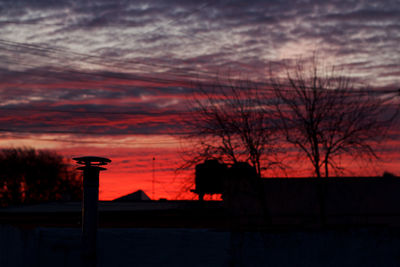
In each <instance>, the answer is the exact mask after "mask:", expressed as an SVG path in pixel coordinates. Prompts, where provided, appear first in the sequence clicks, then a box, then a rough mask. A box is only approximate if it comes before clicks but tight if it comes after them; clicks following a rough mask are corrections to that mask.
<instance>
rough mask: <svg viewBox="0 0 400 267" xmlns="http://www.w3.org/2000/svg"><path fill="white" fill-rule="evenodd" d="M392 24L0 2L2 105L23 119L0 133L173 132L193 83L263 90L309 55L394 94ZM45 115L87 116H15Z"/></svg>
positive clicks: (396, 8) (221, 6)
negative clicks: (225, 81) (241, 80)
mask: <svg viewBox="0 0 400 267" xmlns="http://www.w3.org/2000/svg"><path fill="white" fill-rule="evenodd" d="M398 14H400V5H399V3H398V1H394V0H393V1H391V0H385V1H379V2H374V3H372V2H370V1H357V2H350V1H344V0H343V1H340V0H337V1H322V0H320V1H318V0H314V1H311V0H310V1H300V0H299V1H277V0H274V1H261V0H249V1H244V0H233V1H232V0H230V1H228V0H220V1H194V0H193V1H184V0H171V1H163V0H156V1H145V0H142V1H111V0H97V1H72V0H71V1H69V0H64V1H60V0H58V1H50V0H47V1H38V0H37V1H30V0H29V1H28V0H25V1H2V2H1V3H0V25H1V28H0V33H1V38H0V77H1V83H0V96H1V97H2V103H1V104H2V107H3V108H7V107H8V108H13V109H17V108H21V111H19V112H17V113H15V114H14V115H15V116H13V117H7V118H4V120H3V121H2V122H0V127H6V126H7V125H8V126H9V127H10V128H13V127H15V128H18V127H24V128H29V127H31V128H32V129H37V130H39V129H40V128H41V127H43V128H44V129H47V128H48V129H51V131H53V130H54V131H55V129H61V130H68V129H70V130H71V129H72V130H73V131H75V130H76V131H77V130H79V129H81V128H82V126H81V125H85V126H84V127H83V128H84V129H85V130H90V131H95V132H104V133H107V134H122V133H141V134H144V133H151V132H154V133H157V132H163V131H165V130H167V129H168V131H170V130H171V131H172V129H173V128H174V127H178V126H177V125H178V124H179V123H178V118H177V117H174V116H175V115H174V112H175V113H176V112H179V111H180V110H182V107H183V105H182V102H183V100H184V99H186V98H187V97H188V94H189V93H190V92H191V91H192V90H190V87H191V86H193V82H196V81H197V80H203V81H204V80H207V79H214V77H215V75H218V74H226V73H232V72H236V73H240V72H242V73H243V76H246V77H251V78H252V79H253V78H254V79H255V80H263V79H265V75H266V73H267V71H268V68H269V66H270V63H271V62H278V63H279V62H281V61H285V62H291V60H293V59H294V58H296V57H298V56H302V57H307V56H309V55H310V54H311V53H312V52H314V51H315V50H318V53H319V54H320V55H321V56H322V57H324V58H326V60H327V61H330V62H332V61H333V62H334V63H335V64H338V65H341V66H342V67H343V68H348V69H350V70H351V71H349V73H352V74H353V75H355V76H356V77H357V79H358V80H362V79H364V82H365V83H368V84H371V85H372V86H377V87H382V88H385V87H388V86H393V85H395V84H398V83H399V82H400V80H399V75H398V69H399V68H400V59H399V54H400V53H399V52H400V51H399V46H398V43H400V22H399V15H398ZM8 41H11V42H8ZM27 43H28V44H27ZM32 43H33V44H32ZM276 69H277V71H279V70H280V68H276ZM211 81H212V80H211ZM48 107H51V108H55V109H60V110H63V111H68V110H70V111H79V110H80V111H90V112H91V113H88V114H87V115H85V116H83V115H82V114H81V113H73V112H72V113H71V114H68V113H62V112H60V113H50V114H46V115H45V114H44V112H38V113H37V114H36V113H35V114H31V113H29V112H28V113H26V111H24V109H28V108H31V109H45V108H48ZM121 111H123V112H127V113H130V112H131V113H135V112H136V113H137V114H141V116H143V117H140V118H138V119H137V120H134V119H132V117H131V116H132V115H129V114H119V117H118V112H121ZM24 112H25V113H24ZM96 112H98V114H96ZM102 112H111V113H112V112H114V113H115V114H109V115H107V114H104V113H102ZM157 112H158V113H162V112H165V116H164V115H162V116H161V115H155V113H157ZM6 114H7V116H11V115H10V113H6ZM171 114H172V115H171ZM29 116H32V118H31V119H29ZM10 118H12V119H10ZM57 119H58V120H60V119H61V120H62V122H63V123H61V124H60V125H57V123H56V122H57ZM22 125H25V126H22ZM178 128H179V127H178Z"/></svg>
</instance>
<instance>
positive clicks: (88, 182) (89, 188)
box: [74, 157, 111, 267]
mask: <svg viewBox="0 0 400 267" xmlns="http://www.w3.org/2000/svg"><path fill="white" fill-rule="evenodd" d="M74 160H75V161H76V162H77V163H78V164H81V165H83V166H82V167H79V168H78V170H83V202H82V261H83V266H85V267H86V266H90V267H95V266H96V265H97V262H96V259H97V256H96V243H97V221H98V212H97V207H98V200H99V173H100V171H103V170H106V168H103V167H101V166H103V165H107V163H109V162H111V160H110V159H107V158H100V157H80V158H74Z"/></svg>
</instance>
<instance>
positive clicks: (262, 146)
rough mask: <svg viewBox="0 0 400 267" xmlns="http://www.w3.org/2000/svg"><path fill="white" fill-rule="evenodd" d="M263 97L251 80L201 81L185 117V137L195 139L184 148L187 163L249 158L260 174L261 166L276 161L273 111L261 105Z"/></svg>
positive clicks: (227, 161) (188, 164)
mask: <svg viewBox="0 0 400 267" xmlns="http://www.w3.org/2000/svg"><path fill="white" fill-rule="evenodd" d="M262 97H263V96H262V94H261V92H260V90H259V89H258V88H257V86H256V85H255V84H254V83H251V82H249V81H240V82H238V81H227V82H225V83H221V82H220V81H217V82H215V83H214V84H212V85H207V86H206V85H202V84H199V85H198V86H197V90H196V91H195V93H194V96H193V98H192V99H191V100H190V101H189V103H190V104H189V109H190V110H191V114H190V117H189V118H188V119H185V124H186V127H187V130H188V132H189V134H188V135H186V136H185V139H186V140H188V141H190V142H192V146H190V147H189V149H188V150H186V151H185V156H186V166H193V165H194V164H197V163H199V162H202V161H203V160H205V159H218V160H221V161H223V162H225V163H230V164H234V163H237V162H248V163H249V164H250V165H251V166H254V167H255V168H256V170H257V173H258V175H260V174H261V170H262V169H264V168H265V169H267V168H270V167H271V166H273V165H276V164H277V158H276V155H277V150H278V149H277V146H276V135H275V125H273V120H271V113H270V112H268V111H266V109H264V108H262V107H261V104H265V102H261V101H260V99H262Z"/></svg>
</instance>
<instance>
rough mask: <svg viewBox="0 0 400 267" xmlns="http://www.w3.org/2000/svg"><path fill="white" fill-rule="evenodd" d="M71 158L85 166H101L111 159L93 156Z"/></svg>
mask: <svg viewBox="0 0 400 267" xmlns="http://www.w3.org/2000/svg"><path fill="white" fill-rule="evenodd" d="M73 160H76V163H78V164H82V165H86V166H101V165H107V163H110V162H111V160H110V159H108V158H102V157H94V156H86V157H79V158H73Z"/></svg>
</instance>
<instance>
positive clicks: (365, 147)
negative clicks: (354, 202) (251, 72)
mask: <svg viewBox="0 0 400 267" xmlns="http://www.w3.org/2000/svg"><path fill="white" fill-rule="evenodd" d="M271 77H272V75H271ZM284 80H285V82H283V83H282V82H280V81H278V80H277V79H275V78H272V84H273V87H274V92H275V97H276V105H275V107H276V110H277V114H278V116H279V118H280V121H281V126H282V129H283V133H284V136H285V138H286V141H287V142H289V143H290V144H293V145H294V146H295V147H296V148H298V149H299V151H300V152H301V153H302V154H303V155H304V156H305V157H306V158H307V159H308V160H309V161H310V162H311V164H312V166H313V169H314V173H315V175H316V176H317V177H322V176H325V177H328V176H329V174H330V171H331V170H334V171H335V172H340V171H342V168H343V167H342V166H341V164H340V161H338V159H340V157H341V156H343V155H349V156H352V157H366V158H369V159H370V158H377V157H378V155H377V153H376V150H375V149H374V144H376V143H377V142H379V141H381V140H382V139H383V137H384V136H385V134H386V133H387V131H388V129H389V127H390V125H391V123H392V121H393V119H394V117H395V116H396V115H397V114H398V112H397V111H398V109H397V110H396V109H391V108H390V105H387V99H385V98H383V97H381V96H380V95H377V94H375V95H374V94H372V93H371V91H370V90H365V89H364V90H357V89H355V88H354V85H353V83H352V81H351V79H350V78H346V77H345V76H343V75H341V73H340V71H337V69H336V68H335V67H328V68H324V67H323V66H322V65H321V64H320V63H319V62H318V59H317V58H316V57H315V56H314V57H313V59H312V60H311V61H309V62H308V63H307V62H306V61H304V60H298V61H297V63H296V64H295V67H294V68H292V69H289V68H286V78H285V79H284Z"/></svg>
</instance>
